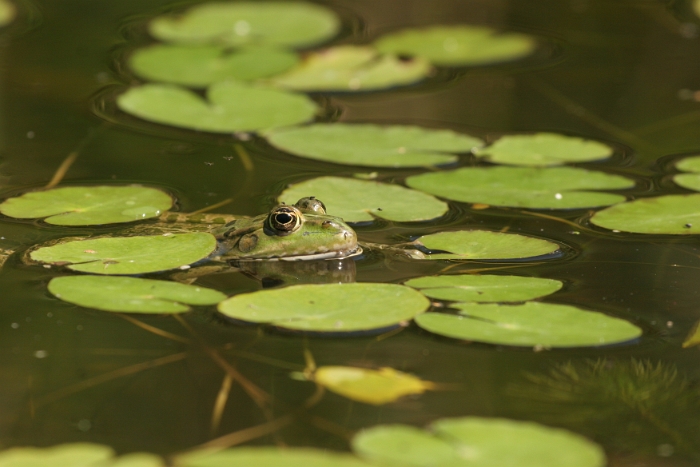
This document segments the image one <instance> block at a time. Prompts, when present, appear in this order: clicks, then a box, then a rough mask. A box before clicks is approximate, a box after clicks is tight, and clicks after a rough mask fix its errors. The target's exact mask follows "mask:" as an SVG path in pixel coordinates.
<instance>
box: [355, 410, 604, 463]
mask: <svg viewBox="0 0 700 467" xmlns="http://www.w3.org/2000/svg"><path fill="white" fill-rule="evenodd" d="M352 448H353V450H354V451H355V452H356V453H357V454H358V455H360V456H361V457H362V458H364V459H367V460H368V461H370V462H371V463H372V464H373V465H375V464H377V465H386V466H402V467H433V466H437V465H440V466H443V465H444V466H454V467H456V466H464V467H467V466H469V467H494V466H499V467H500V466H503V467H506V466H507V467H603V466H604V465H605V464H606V459H605V454H604V453H603V450H602V449H601V448H600V446H598V445H597V444H595V443H593V442H591V441H589V440H587V439H586V438H584V437H583V436H579V435H577V434H575V433H572V432H570V431H566V430H562V429H559V428H550V427H546V426H544V425H540V424H537V423H533V422H521V421H516V420H507V419H501V418H482V417H462V418H443V419H441V420H437V421H436V422H434V423H432V424H431V425H429V426H428V428H427V429H425V430H421V429H419V428H415V427H412V426H409V425H399V424H396V425H379V426H375V427H372V428H368V429H365V430H362V431H360V432H359V433H358V434H357V435H355V437H354V438H353V440H352Z"/></svg>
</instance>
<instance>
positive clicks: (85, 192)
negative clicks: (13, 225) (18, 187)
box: [0, 186, 173, 225]
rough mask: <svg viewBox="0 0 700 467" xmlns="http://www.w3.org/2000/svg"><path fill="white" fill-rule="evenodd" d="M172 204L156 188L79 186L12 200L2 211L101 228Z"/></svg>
mask: <svg viewBox="0 0 700 467" xmlns="http://www.w3.org/2000/svg"><path fill="white" fill-rule="evenodd" d="M172 204H173V200H172V198H171V197H170V195H168V194H167V193H164V192H162V191H160V190H156V189H155V188H147V187H142V186H80V187H64V188H54V189H52V190H46V191H32V192H29V193H25V194H23V195H22V196H18V197H16V198H9V199H7V200H5V201H4V202H3V203H2V204H0V212H2V213H3V214H5V215H6V216H10V217H16V218H19V219H32V218H40V217H46V219H44V221H45V222H46V223H48V224H53V225H100V224H113V223H118V222H132V221H136V220H141V219H148V218H151V217H157V216H159V215H160V214H161V213H162V212H164V211H167V210H168V209H170V207H171V206H172ZM47 216H49V217H47Z"/></svg>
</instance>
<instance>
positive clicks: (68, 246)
mask: <svg viewBox="0 0 700 467" xmlns="http://www.w3.org/2000/svg"><path fill="white" fill-rule="evenodd" d="M215 248H216V239H215V238H214V236H213V235H211V234H208V233H205V232H195V233H185V234H172V235H167V234H166V235H153V236H141V237H112V238H96V239H90V240H76V241H70V242H66V243H60V244H58V245H53V246H47V247H41V248H38V249H37V250H34V251H33V252H31V254H30V258H31V259H32V260H34V261H38V262H41V263H47V264H54V265H58V266H66V267H68V268H69V269H72V270H74V271H80V272H89V273H92V274H108V275H119V274H146V273H149V272H157V271H167V270H169V269H177V268H183V267H185V268H187V267H188V266H189V265H190V264H192V263H195V262H197V261H199V260H201V259H204V258H206V257H207V256H209V255H210V254H211V253H212V252H213V251H214V249H215Z"/></svg>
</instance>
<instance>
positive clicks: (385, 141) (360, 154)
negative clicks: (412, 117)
mask: <svg viewBox="0 0 700 467" xmlns="http://www.w3.org/2000/svg"><path fill="white" fill-rule="evenodd" d="M265 136H266V138H267V140H268V141H269V142H270V144H272V145H273V146H275V147H276V148H278V149H281V150H283V151H287V152H290V153H292V154H294V155H297V156H301V157H307V158H310V159H317V160H322V161H327V162H334V163H336V164H347V165H364V166H372V167H422V166H431V165H440V164H448V163H451V162H455V161H456V160H457V156H455V155H452V154H450V153H467V152H470V151H471V150H473V149H474V148H476V147H479V146H481V144H482V141H481V140H480V139H478V138H474V137H472V136H468V135H464V134H460V133H455V132H454V131H450V130H433V129H429V128H421V127H417V126H403V125H391V126H380V125H372V124H346V123H331V124H328V123H317V124H314V125H308V126H301V127H293V128H284V129H279V130H273V131H271V132H269V133H268V134H266V135H265Z"/></svg>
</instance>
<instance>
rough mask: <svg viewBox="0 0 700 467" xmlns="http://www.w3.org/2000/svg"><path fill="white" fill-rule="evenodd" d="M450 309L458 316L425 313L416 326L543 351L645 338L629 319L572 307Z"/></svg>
mask: <svg viewBox="0 0 700 467" xmlns="http://www.w3.org/2000/svg"><path fill="white" fill-rule="evenodd" d="M451 307H453V308H457V309H459V310H460V312H459V314H458V315H453V314H447V313H426V314H425V315H422V316H418V317H416V324H418V326H420V327H421V328H423V329H425V330H426V331H430V332H432V333H435V334H439V335H441V336H446V337H452V338H455V339H462V340H468V341H475V342H484V343H487V344H500V345H514V346H524V347H543V348H549V347H593V346H600V345H609V344H617V343H620V342H627V341H630V340H633V339H636V338H637V337H639V336H640V335H641V334H642V330H641V329H640V328H638V327H637V326H635V325H634V324H632V323H630V322H629V321H625V320H623V319H620V318H614V317H612V316H607V315H604V314H603V313H599V312H597V311H588V310H583V309H581V308H577V307H574V306H570V305H559V304H554V303H540V302H527V303H525V304H522V305H498V304H493V303H489V304H476V303H455V304H453V305H451Z"/></svg>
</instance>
